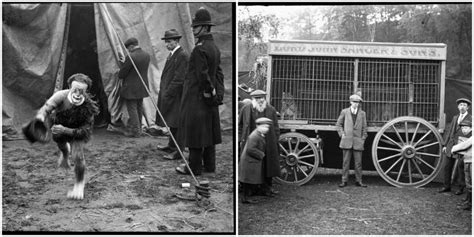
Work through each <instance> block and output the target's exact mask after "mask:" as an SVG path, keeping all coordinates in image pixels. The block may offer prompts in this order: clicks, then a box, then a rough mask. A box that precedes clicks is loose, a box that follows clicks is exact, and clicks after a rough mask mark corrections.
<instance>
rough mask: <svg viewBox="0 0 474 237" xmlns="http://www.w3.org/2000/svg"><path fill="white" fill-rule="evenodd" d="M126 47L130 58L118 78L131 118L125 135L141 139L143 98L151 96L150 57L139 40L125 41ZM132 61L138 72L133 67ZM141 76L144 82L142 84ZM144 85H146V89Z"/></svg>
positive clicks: (126, 60)
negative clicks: (139, 43)
mask: <svg viewBox="0 0 474 237" xmlns="http://www.w3.org/2000/svg"><path fill="white" fill-rule="evenodd" d="M125 47H126V48H127V50H128V51H129V53H130V57H126V59H125V62H124V63H123V64H122V65H121V66H120V71H119V73H118V77H119V78H121V79H122V80H123V81H122V88H121V89H120V96H121V97H122V98H123V99H124V101H125V105H126V106H127V110H128V114H129V116H130V118H129V120H128V123H127V130H128V131H127V132H126V134H125V135H126V136H129V137H139V136H140V135H141V129H142V128H141V127H142V125H141V120H142V116H143V98H146V97H148V96H149V95H148V92H147V88H148V66H149V64H150V55H149V54H148V53H146V52H145V51H143V50H142V49H141V48H140V46H138V40H137V39H136V38H130V39H128V40H127V41H125ZM132 60H133V63H134V64H135V66H136V67H137V69H138V72H137V70H136V69H135V67H134V66H133V64H132ZM138 73H140V74H138ZM140 76H141V78H142V79H143V81H144V82H142V80H141V79H140ZM143 83H145V85H146V88H145V86H144V85H143Z"/></svg>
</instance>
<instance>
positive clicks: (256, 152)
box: [239, 117, 273, 204]
mask: <svg viewBox="0 0 474 237" xmlns="http://www.w3.org/2000/svg"><path fill="white" fill-rule="evenodd" d="M272 123H273V122H272V120H271V119H269V118H265V117H262V118H258V119H257V120H255V124H256V126H257V127H256V128H255V129H254V130H253V131H252V133H250V135H249V136H248V140H247V143H246V144H245V146H244V149H243V151H242V155H241V158H240V162H239V182H240V183H241V185H242V189H243V190H242V191H243V197H242V203H244V204H247V203H256V201H255V200H252V199H250V197H249V196H250V194H251V191H252V189H253V186H254V185H258V184H263V183H264V180H265V177H264V172H263V160H264V159H265V156H266V144H265V143H266V139H265V137H266V134H267V133H268V131H269V129H270V126H271V125H272Z"/></svg>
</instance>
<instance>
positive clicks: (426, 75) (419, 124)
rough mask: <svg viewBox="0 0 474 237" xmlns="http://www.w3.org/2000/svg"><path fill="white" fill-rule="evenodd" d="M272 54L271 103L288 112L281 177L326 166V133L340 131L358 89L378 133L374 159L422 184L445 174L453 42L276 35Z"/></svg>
mask: <svg viewBox="0 0 474 237" xmlns="http://www.w3.org/2000/svg"><path fill="white" fill-rule="evenodd" d="M268 55H269V63H268V75H267V78H268V80H267V91H268V92H269V93H268V94H267V101H269V102H270V104H272V105H273V106H274V107H275V108H276V109H277V111H279V112H280V115H281V117H280V119H281V120H279V126H280V130H281V131H282V133H281V135H280V138H279V145H280V153H281V154H280V155H281V156H280V167H281V176H280V177H278V178H277V179H278V180H279V181H280V182H283V183H289V184H298V185H302V184H304V183H306V182H308V181H309V180H311V179H312V177H313V176H314V175H315V173H316V169H317V167H318V166H319V165H320V163H321V164H322V163H323V157H322V156H323V149H322V146H321V140H322V139H323V138H322V137H320V136H319V132H320V131H336V126H335V124H336V121H337V118H338V116H339V114H340V111H341V110H342V109H343V108H347V107H348V106H349V96H350V95H351V94H353V93H361V95H362V98H363V100H364V102H363V103H362V109H363V110H364V111H365V112H366V114H367V125H368V132H369V133H376V135H375V137H374V140H373V143H372V161H373V164H374V166H375V169H376V170H377V172H378V173H379V175H380V176H381V177H382V178H383V179H384V180H385V181H387V182H388V183H390V184H392V185H394V186H397V187H420V186H423V185H425V184H427V183H429V182H431V181H432V180H433V179H434V178H435V177H436V176H437V174H438V173H439V171H440V169H441V164H442V162H441V151H442V146H443V143H444V141H443V138H442V137H441V133H443V132H444V129H445V114H444V90H445V87H444V85H445V66H446V45H445V44H406V43H403V44H402V43H365V42H328V41H280V40H272V41H270V42H269V45H268ZM308 133H310V134H312V135H309V136H308V135H305V134H308ZM313 134H314V135H313ZM331 142H337V143H339V140H337V141H331ZM366 150H368V149H367V146H366Z"/></svg>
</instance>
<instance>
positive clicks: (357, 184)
mask: <svg viewBox="0 0 474 237" xmlns="http://www.w3.org/2000/svg"><path fill="white" fill-rule="evenodd" d="M356 186H357V187H362V188H367V185H365V184H363V183H361V182H356Z"/></svg>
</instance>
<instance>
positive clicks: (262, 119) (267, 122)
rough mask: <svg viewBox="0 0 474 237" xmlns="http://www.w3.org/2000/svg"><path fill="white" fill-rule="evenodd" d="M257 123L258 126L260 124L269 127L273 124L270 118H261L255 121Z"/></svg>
mask: <svg viewBox="0 0 474 237" xmlns="http://www.w3.org/2000/svg"><path fill="white" fill-rule="evenodd" d="M255 123H256V124H257V125H260V124H268V125H271V124H272V123H273V121H272V120H271V119H269V118H265V117H261V118H258V119H257V120H255Z"/></svg>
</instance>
